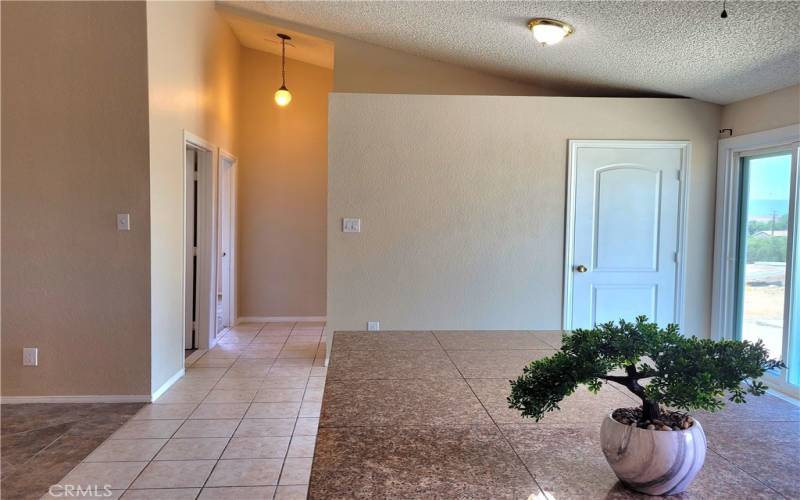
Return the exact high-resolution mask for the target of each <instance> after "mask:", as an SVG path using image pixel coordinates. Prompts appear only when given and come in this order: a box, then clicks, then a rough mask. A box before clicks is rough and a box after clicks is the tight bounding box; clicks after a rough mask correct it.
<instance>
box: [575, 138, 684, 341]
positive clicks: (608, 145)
mask: <svg viewBox="0 0 800 500" xmlns="http://www.w3.org/2000/svg"><path fill="white" fill-rule="evenodd" d="M687 147H688V145H687V144H685V143H670V144H660V143H641V144H637V143H635V142H633V141H631V142H616V143H612V142H610V141H609V142H606V141H586V142H578V141H576V142H575V143H572V144H571V148H570V155H571V158H570V166H571V172H570V176H571V193H570V194H571V200H570V203H571V207H570V208H571V210H570V214H571V220H570V221H568V227H569V228H570V229H571V231H570V232H571V234H570V239H569V240H568V252H567V259H566V263H567V269H566V285H567V286H566V287H565V290H566V293H567V294H568V295H567V296H566V297H565V328H569V329H575V328H590V327H592V326H594V325H595V324H600V323H605V322H608V321H617V320H619V319H625V320H628V321H630V320H633V319H634V318H635V317H636V316H639V315H646V316H647V317H648V318H650V319H651V320H654V321H656V322H657V323H659V324H660V325H666V324H668V323H673V322H677V321H678V301H677V297H676V295H677V294H676V291H677V287H678V279H677V278H678V276H679V273H678V268H679V259H680V255H679V239H680V233H681V223H680V216H681V202H682V195H681V177H682V168H683V165H684V162H685V156H686V148H687Z"/></svg>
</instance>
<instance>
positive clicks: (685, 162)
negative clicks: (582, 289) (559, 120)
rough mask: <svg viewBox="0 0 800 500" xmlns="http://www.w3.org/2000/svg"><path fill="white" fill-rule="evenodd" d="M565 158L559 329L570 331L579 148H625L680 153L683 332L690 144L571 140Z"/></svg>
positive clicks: (679, 318)
mask: <svg viewBox="0 0 800 500" xmlns="http://www.w3.org/2000/svg"><path fill="white" fill-rule="evenodd" d="M568 145H569V153H568V159H567V210H566V224H565V227H566V231H565V242H564V298H563V314H562V319H561V327H562V329H563V330H571V329H572V297H573V295H572V294H573V278H574V271H573V269H574V266H575V265H576V263H575V262H574V253H575V252H574V249H575V248H574V243H575V214H576V201H577V200H576V192H577V175H576V173H577V161H578V154H577V153H578V149H580V148H626V149H636V148H640V149H666V148H675V149H679V150H681V174H680V179H679V184H680V185H679V188H678V190H679V199H678V231H677V235H678V242H677V249H678V250H677V254H678V262H677V266H676V272H675V274H676V276H675V322H676V323H677V324H678V326H679V327H681V329H683V326H684V325H683V320H684V317H683V312H684V290H685V282H686V238H687V219H686V214H687V210H688V206H689V205H688V197H689V181H690V165H691V162H690V159H691V143H690V142H689V141H657V140H652V141H651V140H589V139H586V140H584V139H570V140H569V143H568Z"/></svg>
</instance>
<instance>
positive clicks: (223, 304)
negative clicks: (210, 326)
mask: <svg viewBox="0 0 800 500" xmlns="http://www.w3.org/2000/svg"><path fill="white" fill-rule="evenodd" d="M233 166H234V162H233V161H232V160H231V159H229V158H227V157H224V156H223V157H222V158H221V161H220V170H219V273H218V275H217V276H218V284H217V305H218V310H219V315H218V324H217V332H220V331H221V330H223V329H224V328H227V327H230V326H232V322H231V297H229V295H230V294H231V293H232V291H231V268H232V266H231V257H232V236H233V227H232V226H233V213H232V212H233V210H232V209H233Z"/></svg>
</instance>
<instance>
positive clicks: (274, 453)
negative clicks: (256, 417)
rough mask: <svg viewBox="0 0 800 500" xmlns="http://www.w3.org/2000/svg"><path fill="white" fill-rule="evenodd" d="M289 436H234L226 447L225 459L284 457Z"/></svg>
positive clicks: (223, 456)
mask: <svg viewBox="0 0 800 500" xmlns="http://www.w3.org/2000/svg"><path fill="white" fill-rule="evenodd" d="M288 448H289V437H288V436H285V437H234V438H233V439H231V442H230V443H229V444H228V447H227V448H225V453H224V454H223V455H222V458H223V459H233V458H281V459H282V458H284V457H285V456H286V450H287V449H288Z"/></svg>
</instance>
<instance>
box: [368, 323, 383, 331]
mask: <svg viewBox="0 0 800 500" xmlns="http://www.w3.org/2000/svg"><path fill="white" fill-rule="evenodd" d="M380 329H381V322H380V321H367V331H368V332H377V331H379V330H380Z"/></svg>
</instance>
